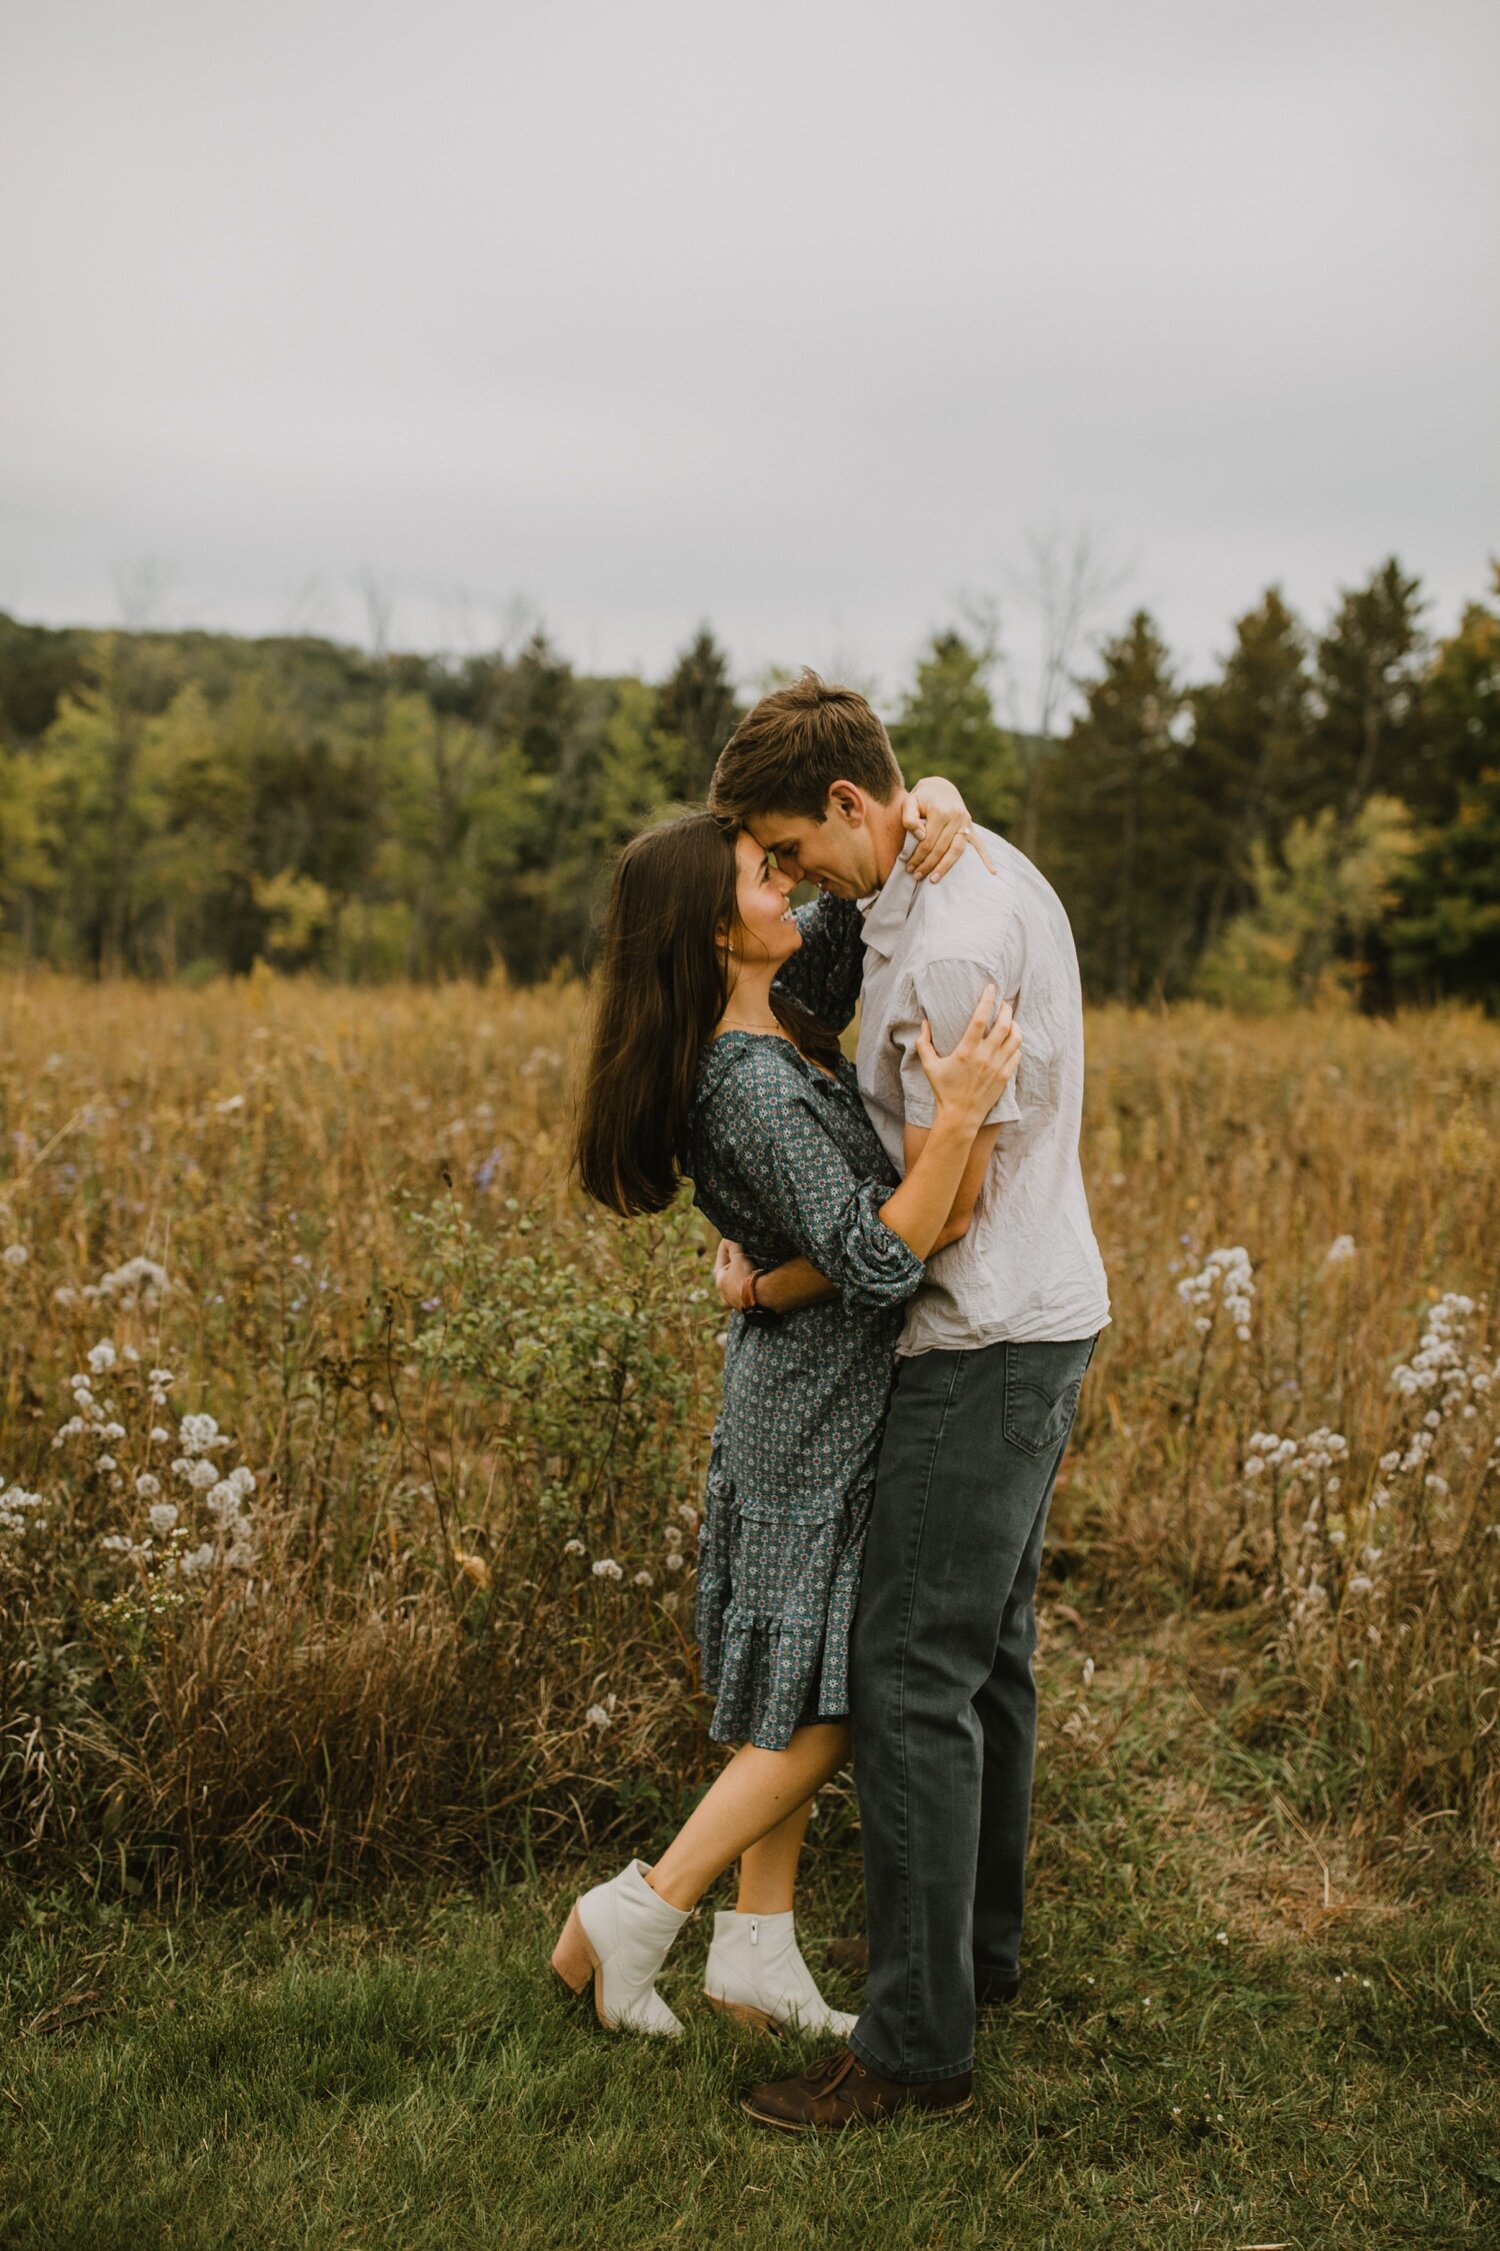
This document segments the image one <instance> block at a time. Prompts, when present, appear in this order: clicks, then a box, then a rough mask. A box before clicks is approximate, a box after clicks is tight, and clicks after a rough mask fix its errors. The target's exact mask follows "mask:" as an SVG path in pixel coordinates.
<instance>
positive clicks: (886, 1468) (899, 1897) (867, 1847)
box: [850, 1337, 1095, 2080]
mask: <svg viewBox="0 0 1500 2251" xmlns="http://www.w3.org/2000/svg"><path fill="white" fill-rule="evenodd" d="M1094 1341H1095V1340H1094V1339H1093V1338H1092V1337H1086V1338H1084V1339H1083V1340H1082V1342H1080V1343H1077V1344H991V1345H986V1346H984V1347H983V1348H981V1349H980V1350H977V1351H973V1352H924V1353H922V1354H920V1355H919V1356H918V1357H917V1358H916V1359H912V1360H903V1361H902V1362H901V1363H900V1365H899V1368H898V1371H897V1377H896V1388H895V1392H894V1395H893V1397H892V1400H891V1409H890V1416H889V1419H888V1421H887V1423H886V1428H885V1437H884V1441H883V1443H882V1446H881V1451H880V1472H879V1477H878V1480H877V1483H876V1487H875V1503H874V1509H873V1512H872V1514H871V1519H870V1533H869V1539H868V1542H867V1544H866V1548H865V1561H864V1572H863V1576H862V1578H861V1581H860V1595H859V1608H858V1611H857V1612H856V1615H855V1620H854V1640H853V1646H852V1652H851V1673H850V1690H851V1696H850V1703H851V1716H852V1719H853V1723H854V1779H855V1784H856V1787H857V1789H858V1792H859V1812H860V1824H861V1829H862V1833H863V1840H864V1857H865V1914H866V1918H867V1923H868V1928H869V1933H870V1976H869V1984H868V1987H867V1989H866V1994H865V2006H864V2009H863V2011H862V2013H861V2015H860V2019H859V2023H858V2024H857V2026H856V2027H855V2030H854V2033H853V2036H852V2039H851V2043H850V2044H851V2046H852V2047H853V2048H854V2051H855V2053H856V2054H857V2055H858V2057H859V2058H860V2061H861V2062H862V2063H864V2064H866V2065H867V2066H868V2067H869V2068H870V2069H871V2070H874V2071H878V2072H880V2073H882V2074H883V2075H884V2076H885V2077H886V2078H888V2079H900V2080H924V2079H947V2078H951V2077H952V2076H953V2075H954V2074H955V2073H958V2072H962V2071H968V2070H970V2069H971V2068H972V2065H973V2060H974V1982H975V1979H976V1977H979V1978H984V1977H999V1978H1008V1977H1014V1976H1015V1975H1016V1973H1017V1971H1018V1969H1019V1967H1020V1945H1021V1913H1022V1903H1023V1898H1024V1892H1025V1870H1026V1835H1027V1829H1028V1825H1029V1823H1030V1818H1031V1781H1032V1772H1033V1769H1034V1766H1035V1763H1036V1689H1035V1686H1034V1684H1033V1681H1032V1676H1031V1659H1032V1653H1033V1651H1034V1649H1035V1647H1036V1613H1035V1609H1034V1604H1033V1598H1034V1596H1035V1594H1036V1582H1037V1572H1038V1570H1039V1568H1040V1565H1041V1558H1042V1536H1043V1533H1044V1531H1045V1528H1046V1522H1047V1503H1048V1501H1049V1500H1050V1499H1051V1496H1052V1485H1053V1480H1054V1479H1055V1477H1056V1475H1057V1468H1058V1464H1059V1462H1060V1461H1061V1460H1062V1457H1063V1450H1064V1448H1065V1447H1066V1445H1067V1442H1068V1433H1069V1431H1070V1430H1071V1429H1072V1426H1073V1414H1074V1410H1075V1408H1076V1407H1077V1405H1078V1391H1079V1386H1080V1385H1081V1383H1082V1382H1083V1376H1084V1371H1085V1369H1086V1368H1087V1367H1088V1364H1089V1359H1090V1356H1091V1355H1092V1353H1093V1349H1094Z"/></svg>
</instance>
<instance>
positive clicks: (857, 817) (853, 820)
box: [828, 782, 867, 828]
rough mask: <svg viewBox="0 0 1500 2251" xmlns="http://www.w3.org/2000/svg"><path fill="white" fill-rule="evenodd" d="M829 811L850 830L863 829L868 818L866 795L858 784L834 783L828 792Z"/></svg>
mask: <svg viewBox="0 0 1500 2251" xmlns="http://www.w3.org/2000/svg"><path fill="white" fill-rule="evenodd" d="M828 810H829V812H830V813H831V814H832V815H834V816H835V818H836V819H838V820H841V821H845V822H847V824H848V825H849V827H850V828H863V827H864V825H865V821H866V818H867V815H866V812H865V793H864V791H863V790H862V789H861V788H860V787H859V785H858V783H857V782H834V783H833V785H832V786H831V788H830V789H829V792H828Z"/></svg>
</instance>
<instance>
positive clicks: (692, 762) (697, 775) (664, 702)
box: [655, 624, 740, 804]
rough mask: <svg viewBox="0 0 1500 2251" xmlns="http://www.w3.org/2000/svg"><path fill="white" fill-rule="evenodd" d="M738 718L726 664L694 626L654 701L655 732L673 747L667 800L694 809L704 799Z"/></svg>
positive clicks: (707, 633)
mask: <svg viewBox="0 0 1500 2251" xmlns="http://www.w3.org/2000/svg"><path fill="white" fill-rule="evenodd" d="M739 717H740V710H739V705H738V704H737V703H736V701H735V694H734V682H733V680H732V679H731V678H730V674H729V659H728V657H727V656H726V655H725V653H724V651H723V650H722V649H721V648H720V646H719V644H718V642H717V641H716V640H715V639H714V636H713V632H712V630H711V628H710V627H709V626H708V625H707V624H704V625H700V626H699V628H698V631H697V633H696V634H695V635H694V637H693V639H692V640H691V641H690V642H689V643H688V646H687V647H686V648H685V649H684V650H683V652H682V654H681V656H680V657H679V658H678V659H677V663H676V665H675V667H674V668H673V670H672V672H671V674H670V676H669V677H668V678H667V679H666V680H664V681H663V683H662V686H661V691H660V694H659V696H658V699H657V708H656V718H655V725H656V728H657V729H658V730H659V732H660V733H661V734H663V735H670V736H675V737H676V740H677V743H678V745H679V749H678V752H677V756H676V759H675V761H674V770H673V771H672V773H671V774H670V777H669V779H670V785H671V794H672V795H674V796H676V797H682V798H687V799H690V800H691V801H692V802H693V803H694V804H698V803H701V801H702V800H703V798H705V797H706V796H707V795H708V784H709V779H710V777H711V775H712V773H713V770H714V761H715V759H716V758H717V757H718V755H719V752H720V751H721V750H722V749H723V748H724V745H725V743H726V742H727V741H728V740H729V737H730V736H731V735H732V734H733V732H734V729H735V727H736V725H737V723H738V721H739Z"/></svg>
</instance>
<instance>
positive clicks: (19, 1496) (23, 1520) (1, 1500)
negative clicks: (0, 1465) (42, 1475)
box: [0, 1477, 42, 1532]
mask: <svg viewBox="0 0 1500 2251" xmlns="http://www.w3.org/2000/svg"><path fill="white" fill-rule="evenodd" d="M41 1505H42V1496H41V1494H40V1493H28V1492H27V1491H26V1490H25V1489H24V1487H22V1486H20V1485H7V1484H6V1482H5V1480H4V1478H3V1477H0V1532H24V1531H25V1529H26V1527H27V1525H28V1524H29V1523H30V1522H31V1511H32V1510H33V1509H39V1508H40V1507H41Z"/></svg>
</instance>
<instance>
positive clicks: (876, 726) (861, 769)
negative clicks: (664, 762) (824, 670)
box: [708, 672, 903, 821]
mask: <svg viewBox="0 0 1500 2251" xmlns="http://www.w3.org/2000/svg"><path fill="white" fill-rule="evenodd" d="M835 782H854V783H855V784H857V786H858V787H859V788H860V789H863V790H867V791H868V792H869V794H870V796H871V797H874V798H878V800H879V801H880V803H881V804H882V805H887V804H889V803H890V800H891V799H892V798H893V797H894V796H895V794H896V792H897V790H899V789H900V788H901V787H902V786H903V785H902V780H901V769H900V767H899V766H898V765H897V764H896V754H895V752H894V751H893V750H892V749H891V743H890V737H889V736H888V735H887V733H886V731H885V729H884V727H883V726H882V725H881V723H880V720H879V718H878V717H877V716H876V714H875V713H874V712H873V711H872V710H871V709H870V706H869V704H868V703H867V702H866V701H865V699H864V697H863V696H862V695H861V694H860V693H859V691H858V689H857V688H839V687H833V686H831V685H830V684H829V682H828V681H826V680H820V679H819V678H818V675H817V674H816V672H804V673H803V675H802V677H801V679H800V680H794V681H793V682H792V683H791V685H790V687H786V688H778V689H776V691H775V693H774V694H772V695H769V696H762V697H761V699H760V702H759V703H758V704H757V705H756V706H755V708H754V710H753V711H750V712H748V713H747V714H746V716H745V717H744V718H743V719H742V720H741V721H740V723H739V725H738V726H737V727H736V728H735V730H734V733H733V734H732V735H731V736H730V738H729V740H728V742H727V743H726V744H725V745H724V748H723V749H722V750H721V751H720V753H719V762H718V764H717V766H715V768H714V775H713V780H712V781H711V782H710V783H709V787H708V806H709V811H710V812H712V813H717V814H718V815H719V817H720V819H721V820H731V821H748V820H754V819H755V818H756V816H757V815H758V814H761V813H795V814H796V815H797V816H798V817H799V818H800V819H803V820H813V821H821V820H822V819H824V818H825V816H826V814H827V811H828V792H829V790H830V789H831V788H832V787H833V785H834V783H835Z"/></svg>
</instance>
